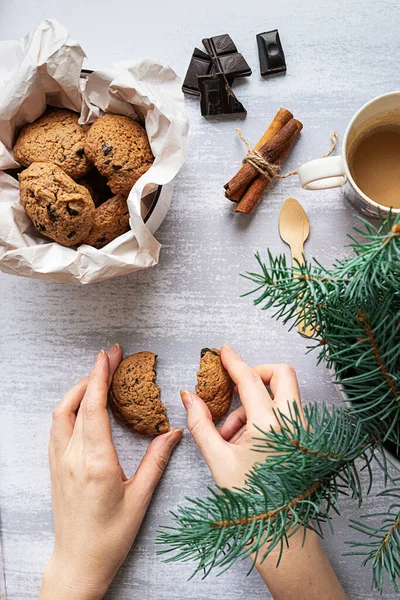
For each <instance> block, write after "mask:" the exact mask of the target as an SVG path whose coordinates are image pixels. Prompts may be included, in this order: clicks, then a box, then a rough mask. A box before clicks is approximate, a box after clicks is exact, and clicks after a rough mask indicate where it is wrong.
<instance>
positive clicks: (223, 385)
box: [196, 348, 234, 421]
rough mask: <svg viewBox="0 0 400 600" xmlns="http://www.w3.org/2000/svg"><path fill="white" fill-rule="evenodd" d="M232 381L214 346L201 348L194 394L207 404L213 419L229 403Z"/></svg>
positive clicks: (217, 417)
mask: <svg viewBox="0 0 400 600" xmlns="http://www.w3.org/2000/svg"><path fill="white" fill-rule="evenodd" d="M233 388H234V383H233V381H232V379H231V378H230V376H229V373H228V371H227V370H226V369H225V367H224V366H223V364H222V362H221V358H220V352H219V350H217V349H216V348H203V350H202V351H201V353H200V370H199V371H197V385H196V394H197V395H198V396H200V398H201V399H202V400H204V402H205V403H206V404H207V406H208V408H209V409H210V412H211V415H212V418H213V420H214V421H217V420H218V419H220V418H221V417H222V416H223V415H224V414H225V413H226V411H227V410H228V408H229V405H230V403H231V398H232V392H233Z"/></svg>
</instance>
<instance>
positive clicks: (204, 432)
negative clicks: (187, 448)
mask: <svg viewBox="0 0 400 600" xmlns="http://www.w3.org/2000/svg"><path fill="white" fill-rule="evenodd" d="M221 360H222V363H223V365H224V367H225V368H226V370H227V371H228V373H229V375H230V376H231V377H232V379H233V381H234V383H235V384H236V389H237V391H238V393H239V396H240V400H241V402H242V406H240V407H239V408H238V409H237V410H235V411H234V412H232V413H231V414H230V415H229V416H228V418H227V419H226V421H225V423H224V424H223V425H222V427H221V428H220V430H219V431H217V429H216V428H215V425H214V423H213V422H212V418H211V414H210V411H209V410H208V408H207V406H206V405H205V403H204V402H203V401H202V400H201V399H200V398H199V397H198V396H196V394H193V393H191V392H186V391H183V392H181V396H182V401H183V404H184V406H185V408H186V410H187V415H188V427H189V430H190V433H191V434H192V436H193V438H194V440H195V442H196V443H197V445H198V447H199V448H200V451H201V453H202V454H203V456H204V459H205V461H206V463H207V465H208V466H209V468H210V471H211V473H212V476H213V478H214V480H215V482H216V483H217V484H218V485H219V486H220V487H226V488H233V487H243V484H244V482H245V476H246V474H247V473H249V471H250V470H251V468H252V466H253V465H254V463H255V462H256V461H259V460H260V454H258V453H256V452H254V450H253V448H254V437H259V435H260V432H259V431H258V430H257V428H256V427H255V425H256V426H257V427H259V428H260V429H262V430H264V431H269V430H270V428H271V426H272V427H278V422H277V419H276V417H275V414H274V409H277V408H278V409H279V410H280V411H281V412H282V413H288V402H290V403H292V402H293V401H296V402H297V403H298V405H299V406H300V392H299V386H298V383H297V377H296V373H295V371H294V369H292V367H290V366H289V365H284V364H282V365H260V366H259V367H254V368H252V367H249V365H247V364H246V363H245V362H243V361H242V360H241V358H240V357H239V356H238V355H237V354H236V352H234V351H233V350H232V348H230V346H224V347H223V348H222V350H221ZM266 386H269V389H270V392H271V393H269V392H268V390H267V388H266Z"/></svg>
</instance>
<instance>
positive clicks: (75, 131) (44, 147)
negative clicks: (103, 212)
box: [14, 109, 91, 179]
mask: <svg viewBox="0 0 400 600" xmlns="http://www.w3.org/2000/svg"><path fill="white" fill-rule="evenodd" d="M78 118H79V115H78V113H75V112H73V111H72V110H64V109H62V110H52V111H47V112H45V113H44V115H42V116H41V117H40V118H39V119H36V121H34V122H33V123H28V124H27V125H25V126H24V127H23V128H22V129H21V131H20V134H19V136H18V138H17V141H16V142H15V144H14V158H15V160H16V161H17V162H19V163H20V164H21V165H23V166H24V167H28V166H29V165H30V164H32V163H33V162H51V163H53V164H56V165H58V166H59V167H61V168H62V169H63V171H64V172H65V173H67V175H69V176H70V177H72V178H73V179H78V178H79V177H83V175H85V174H86V173H87V172H88V171H89V169H90V167H91V165H90V163H89V161H88V159H87V157H86V155H85V151H84V142H85V138H86V132H87V130H88V127H87V126H81V125H79V124H78Z"/></svg>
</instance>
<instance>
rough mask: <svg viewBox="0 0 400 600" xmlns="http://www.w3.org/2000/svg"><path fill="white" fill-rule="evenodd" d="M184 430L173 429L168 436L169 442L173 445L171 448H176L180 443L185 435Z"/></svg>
mask: <svg viewBox="0 0 400 600" xmlns="http://www.w3.org/2000/svg"><path fill="white" fill-rule="evenodd" d="M183 431H184V430H183V429H176V428H175V429H171V431H170V432H169V434H168V438H167V440H168V442H169V443H170V444H171V446H172V447H173V448H174V447H175V446H176V444H177V443H178V442H179V441H180V439H181V437H182V435H183Z"/></svg>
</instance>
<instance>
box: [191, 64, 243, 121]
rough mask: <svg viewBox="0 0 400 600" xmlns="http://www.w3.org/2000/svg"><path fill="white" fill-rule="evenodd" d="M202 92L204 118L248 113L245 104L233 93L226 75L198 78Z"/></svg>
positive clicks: (201, 107) (201, 104) (201, 100)
mask: <svg viewBox="0 0 400 600" xmlns="http://www.w3.org/2000/svg"><path fill="white" fill-rule="evenodd" d="M197 81H198V84H199V90H200V109H201V114H202V115H203V117H210V116H213V115H232V114H236V113H246V109H245V108H244V106H243V104H242V103H241V102H239V100H238V99H237V98H236V96H235V94H234V93H233V92H232V89H231V87H230V85H229V84H228V81H227V79H226V77H225V75H224V73H215V74H211V75H200V76H198V77H197Z"/></svg>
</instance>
